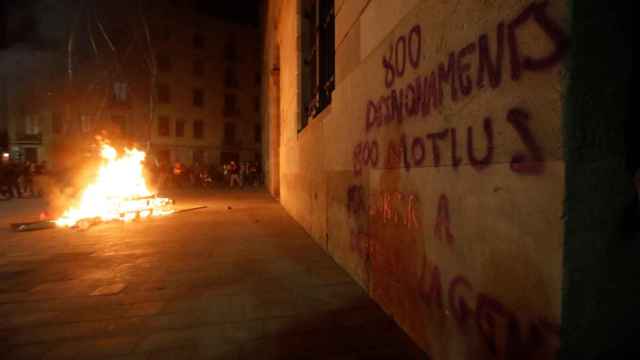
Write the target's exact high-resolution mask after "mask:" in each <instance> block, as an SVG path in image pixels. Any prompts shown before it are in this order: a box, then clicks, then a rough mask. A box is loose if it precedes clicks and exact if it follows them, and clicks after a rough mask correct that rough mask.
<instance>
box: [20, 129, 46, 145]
mask: <svg viewBox="0 0 640 360" xmlns="http://www.w3.org/2000/svg"><path fill="white" fill-rule="evenodd" d="M14 143H15V144H20V145H40V144H42V133H35V134H30V133H24V132H23V133H18V134H16V139H15V141H14Z"/></svg>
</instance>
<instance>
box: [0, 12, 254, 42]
mask: <svg viewBox="0 0 640 360" xmlns="http://www.w3.org/2000/svg"><path fill="white" fill-rule="evenodd" d="M86 1H89V3H91V2H93V3H100V2H102V1H108V0H86ZM174 2H175V3H176V4H177V5H178V6H182V5H184V2H182V1H180V0H175V1H174ZM194 2H195V8H196V11H197V12H199V13H201V14H205V15H210V16H213V17H216V18H219V19H222V20H225V21H229V22H234V23H241V24H250V25H255V26H257V25H258V24H259V16H260V15H259V14H260V7H261V4H262V1H261V0H225V1H220V0H194ZM152 3H153V2H152ZM83 4H85V2H84V1H78V0H75V1H74V0H0V5H2V12H3V13H4V19H3V21H6V24H2V23H1V22H0V26H2V27H3V28H4V29H5V30H6V31H5V34H4V36H5V39H4V41H5V42H6V43H5V44H4V47H5V48H11V47H12V46H14V45H16V44H28V45H29V46H31V47H36V48H47V47H53V48H55V47H58V46H60V45H62V44H64V41H65V37H66V36H67V34H68V31H69V25H70V24H71V23H72V22H73V21H72V20H71V19H73V18H74V16H75V14H76V13H77V12H78V8H79V7H78V6H82V5H83ZM1 35H2V32H0V41H2V40H3V39H2V38H1V37H2V36H1ZM0 45H3V44H0Z"/></svg>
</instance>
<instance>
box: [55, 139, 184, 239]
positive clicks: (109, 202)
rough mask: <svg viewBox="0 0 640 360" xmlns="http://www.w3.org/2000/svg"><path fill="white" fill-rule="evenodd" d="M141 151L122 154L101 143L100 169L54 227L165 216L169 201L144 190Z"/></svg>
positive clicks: (129, 151) (143, 154) (130, 150)
mask: <svg viewBox="0 0 640 360" xmlns="http://www.w3.org/2000/svg"><path fill="white" fill-rule="evenodd" d="M145 156H146V155H145V153H144V151H140V150H137V149H125V151H124V154H122V155H121V156H118V152H117V151H116V149H114V148H113V147H112V146H109V145H107V144H102V150H101V157H102V158H103V159H104V164H103V165H102V166H100V168H99V170H98V174H97V177H96V179H95V181H94V182H93V183H92V184H90V185H88V186H87V187H86V188H85V190H84V191H83V193H82V196H81V197H80V201H79V203H78V204H77V205H76V206H73V207H71V208H69V209H67V211H65V212H64V214H63V215H62V216H61V217H60V218H58V219H57V220H55V222H56V224H57V225H58V226H66V227H71V226H75V225H77V224H78V223H79V222H80V221H82V220H84V219H100V220H102V221H110V220H122V221H130V220H133V219H135V218H146V217H148V216H157V215H166V214H168V213H171V212H173V211H172V210H170V209H167V205H168V204H170V203H171V200H169V199H167V198H158V197H155V196H153V194H152V192H151V191H149V188H148V187H147V184H146V181H145V178H144V174H143V171H142V170H143V169H142V161H143V160H144V158H145Z"/></svg>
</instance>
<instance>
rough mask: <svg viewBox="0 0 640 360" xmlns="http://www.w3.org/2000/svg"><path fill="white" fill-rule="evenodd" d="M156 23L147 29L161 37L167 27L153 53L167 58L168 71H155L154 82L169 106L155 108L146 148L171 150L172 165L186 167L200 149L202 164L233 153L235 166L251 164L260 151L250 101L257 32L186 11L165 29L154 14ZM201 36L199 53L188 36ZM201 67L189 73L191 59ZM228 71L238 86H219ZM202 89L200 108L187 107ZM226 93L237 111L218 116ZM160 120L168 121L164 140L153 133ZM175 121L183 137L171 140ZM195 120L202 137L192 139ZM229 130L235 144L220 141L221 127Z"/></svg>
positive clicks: (161, 19)
mask: <svg viewBox="0 0 640 360" xmlns="http://www.w3.org/2000/svg"><path fill="white" fill-rule="evenodd" d="M156 16H157V18H156V19H157V20H158V22H156V23H153V24H152V28H153V29H155V31H156V33H158V34H160V35H158V37H162V32H163V31H164V26H165V25H168V26H169V29H170V33H171V34H170V36H169V37H168V39H166V40H164V39H156V40H155V42H154V44H155V46H156V50H157V52H158V53H159V54H160V53H162V54H165V55H166V56H168V57H169V58H170V61H171V63H172V69H171V70H170V71H168V72H162V71H161V72H159V73H158V77H157V82H158V83H163V84H167V85H169V87H170V92H171V102H170V103H168V104H162V103H156V104H157V108H156V111H155V121H156V122H155V123H154V124H153V129H152V131H151V140H152V143H153V144H154V145H155V146H156V147H158V148H166V149H170V150H171V151H172V157H173V158H174V160H179V161H183V162H186V163H191V162H192V159H191V157H192V151H194V150H202V151H205V153H206V155H205V156H206V158H207V161H208V162H214V163H218V162H219V161H220V152H221V151H229V152H234V153H237V154H238V156H239V158H240V160H241V161H253V160H254V159H255V154H256V153H260V152H261V148H260V143H259V142H257V141H256V140H255V137H256V136H255V132H256V130H257V129H256V124H258V123H259V121H258V120H259V117H258V109H257V108H256V105H255V102H256V100H257V99H258V93H259V83H257V82H256V75H257V74H259V67H258V63H259V57H258V55H257V54H258V48H257V44H258V32H257V29H255V28H253V27H251V26H248V25H234V24H229V23H222V22H220V21H214V20H211V19H208V18H206V17H203V16H197V15H195V14H193V13H191V12H190V11H186V12H184V13H178V14H173V15H172V17H171V20H172V22H171V23H169V24H167V23H166V22H165V21H164V19H166V18H165V17H163V14H162V13H160V14H156ZM196 32H199V33H201V34H202V36H203V40H204V46H203V48H202V49H198V48H195V47H194V46H193V36H194V33H196ZM229 42H231V43H233V46H234V47H235V49H236V51H237V58H236V59H231V60H230V59H227V58H226V55H225V47H226V45H227V44H228V43H229ZM195 59H201V60H202V61H203V62H204V74H203V75H195V74H194V70H193V67H194V64H193V63H194V60H195ZM227 68H229V69H232V72H233V73H234V74H235V77H236V79H237V82H238V86H237V87H227V86H226V85H225V71H226V69H227ZM196 88H198V89H202V90H203V92H204V106H203V107H196V106H194V105H193V90H194V89H196ZM227 94H231V95H232V96H234V97H236V99H237V100H236V101H237V104H238V105H237V109H238V112H237V113H234V114H225V113H224V97H225V95H227ZM160 116H166V117H168V118H169V119H170V123H171V131H170V135H169V136H161V135H160V134H159V127H158V122H157V121H158V118H159V117H160ZM178 119H182V120H184V121H185V134H184V136H183V137H177V136H176V134H175V124H176V121H177V120H178ZM196 120H201V121H203V122H204V137H203V138H202V139H196V138H195V137H194V134H193V131H194V130H193V123H194V121H196ZM225 123H232V124H233V125H234V126H235V134H236V135H235V136H236V137H235V141H232V142H230V143H228V142H225V141H224V124H225Z"/></svg>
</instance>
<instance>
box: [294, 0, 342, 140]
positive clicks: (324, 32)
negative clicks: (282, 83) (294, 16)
mask: <svg viewBox="0 0 640 360" xmlns="http://www.w3.org/2000/svg"><path fill="white" fill-rule="evenodd" d="M301 16H302V19H301V20H302V21H301V22H302V34H301V37H300V39H301V41H302V44H301V49H302V89H301V90H302V110H303V111H301V115H302V117H301V119H300V126H299V129H298V130H302V129H304V128H305V127H306V126H307V124H308V122H309V119H312V118H314V117H316V116H317V115H318V114H319V113H320V112H322V110H323V109H324V108H326V107H327V106H328V105H329V104H330V103H331V93H332V92H333V89H334V87H335V76H334V68H335V50H334V48H335V46H334V43H335V18H334V17H335V13H334V1H333V0H313V1H302V12H301Z"/></svg>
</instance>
